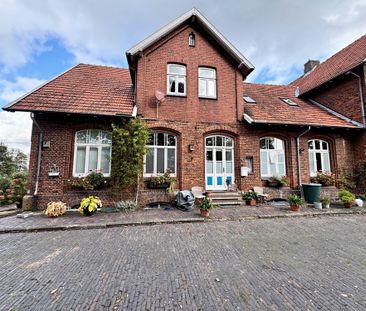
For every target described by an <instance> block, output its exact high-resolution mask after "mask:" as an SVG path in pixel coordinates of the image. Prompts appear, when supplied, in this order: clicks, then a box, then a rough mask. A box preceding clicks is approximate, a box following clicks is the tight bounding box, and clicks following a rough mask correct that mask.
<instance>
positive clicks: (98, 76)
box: [4, 64, 133, 115]
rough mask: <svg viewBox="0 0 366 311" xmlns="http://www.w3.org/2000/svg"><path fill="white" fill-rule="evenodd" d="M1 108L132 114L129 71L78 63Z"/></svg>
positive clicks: (96, 113)
mask: <svg viewBox="0 0 366 311" xmlns="http://www.w3.org/2000/svg"><path fill="white" fill-rule="evenodd" d="M4 110H8V111H47V112H64V113H80V114H95V115H131V114H132V110H133V93H132V83H131V78H130V73H129V70H128V69H123V68H113V67H105V66H96V65H85V64H79V65H77V66H75V67H73V68H71V69H70V70H68V71H66V72H65V73H63V74H61V75H60V76H58V77H56V78H55V79H53V80H51V81H50V82H48V83H46V84H45V85H43V86H41V87H40V88H38V89H36V90H35V91H33V92H31V93H30V94H28V95H26V96H24V97H22V98H20V99H19V100H16V101H15V102H13V103H11V104H10V105H8V106H7V107H5V108H4Z"/></svg>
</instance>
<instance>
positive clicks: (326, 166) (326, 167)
mask: <svg viewBox="0 0 366 311" xmlns="http://www.w3.org/2000/svg"><path fill="white" fill-rule="evenodd" d="M323 171H324V172H330V163H329V154H328V153H323Z"/></svg>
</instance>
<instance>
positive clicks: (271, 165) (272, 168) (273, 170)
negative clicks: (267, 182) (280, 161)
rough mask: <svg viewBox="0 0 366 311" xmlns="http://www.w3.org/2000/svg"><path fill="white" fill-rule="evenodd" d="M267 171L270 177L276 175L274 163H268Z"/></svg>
mask: <svg viewBox="0 0 366 311" xmlns="http://www.w3.org/2000/svg"><path fill="white" fill-rule="evenodd" d="M269 169H270V174H271V176H273V175H278V173H277V169H276V163H270V164H269Z"/></svg>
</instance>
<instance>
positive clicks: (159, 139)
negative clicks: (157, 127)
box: [156, 133, 164, 146]
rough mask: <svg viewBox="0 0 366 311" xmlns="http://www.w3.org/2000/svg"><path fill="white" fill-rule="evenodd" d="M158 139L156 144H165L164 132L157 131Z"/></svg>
mask: <svg viewBox="0 0 366 311" xmlns="http://www.w3.org/2000/svg"><path fill="white" fill-rule="evenodd" d="M156 136H157V141H156V144H157V145H158V146H164V133H156Z"/></svg>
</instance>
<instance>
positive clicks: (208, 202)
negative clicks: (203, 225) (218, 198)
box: [198, 197, 217, 211]
mask: <svg viewBox="0 0 366 311" xmlns="http://www.w3.org/2000/svg"><path fill="white" fill-rule="evenodd" d="M215 207H217V205H216V204H214V203H212V199H211V198H208V197H204V198H203V199H202V200H201V203H200V204H199V205H198V208H199V209H202V210H206V211H208V210H210V209H213V208H215Z"/></svg>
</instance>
